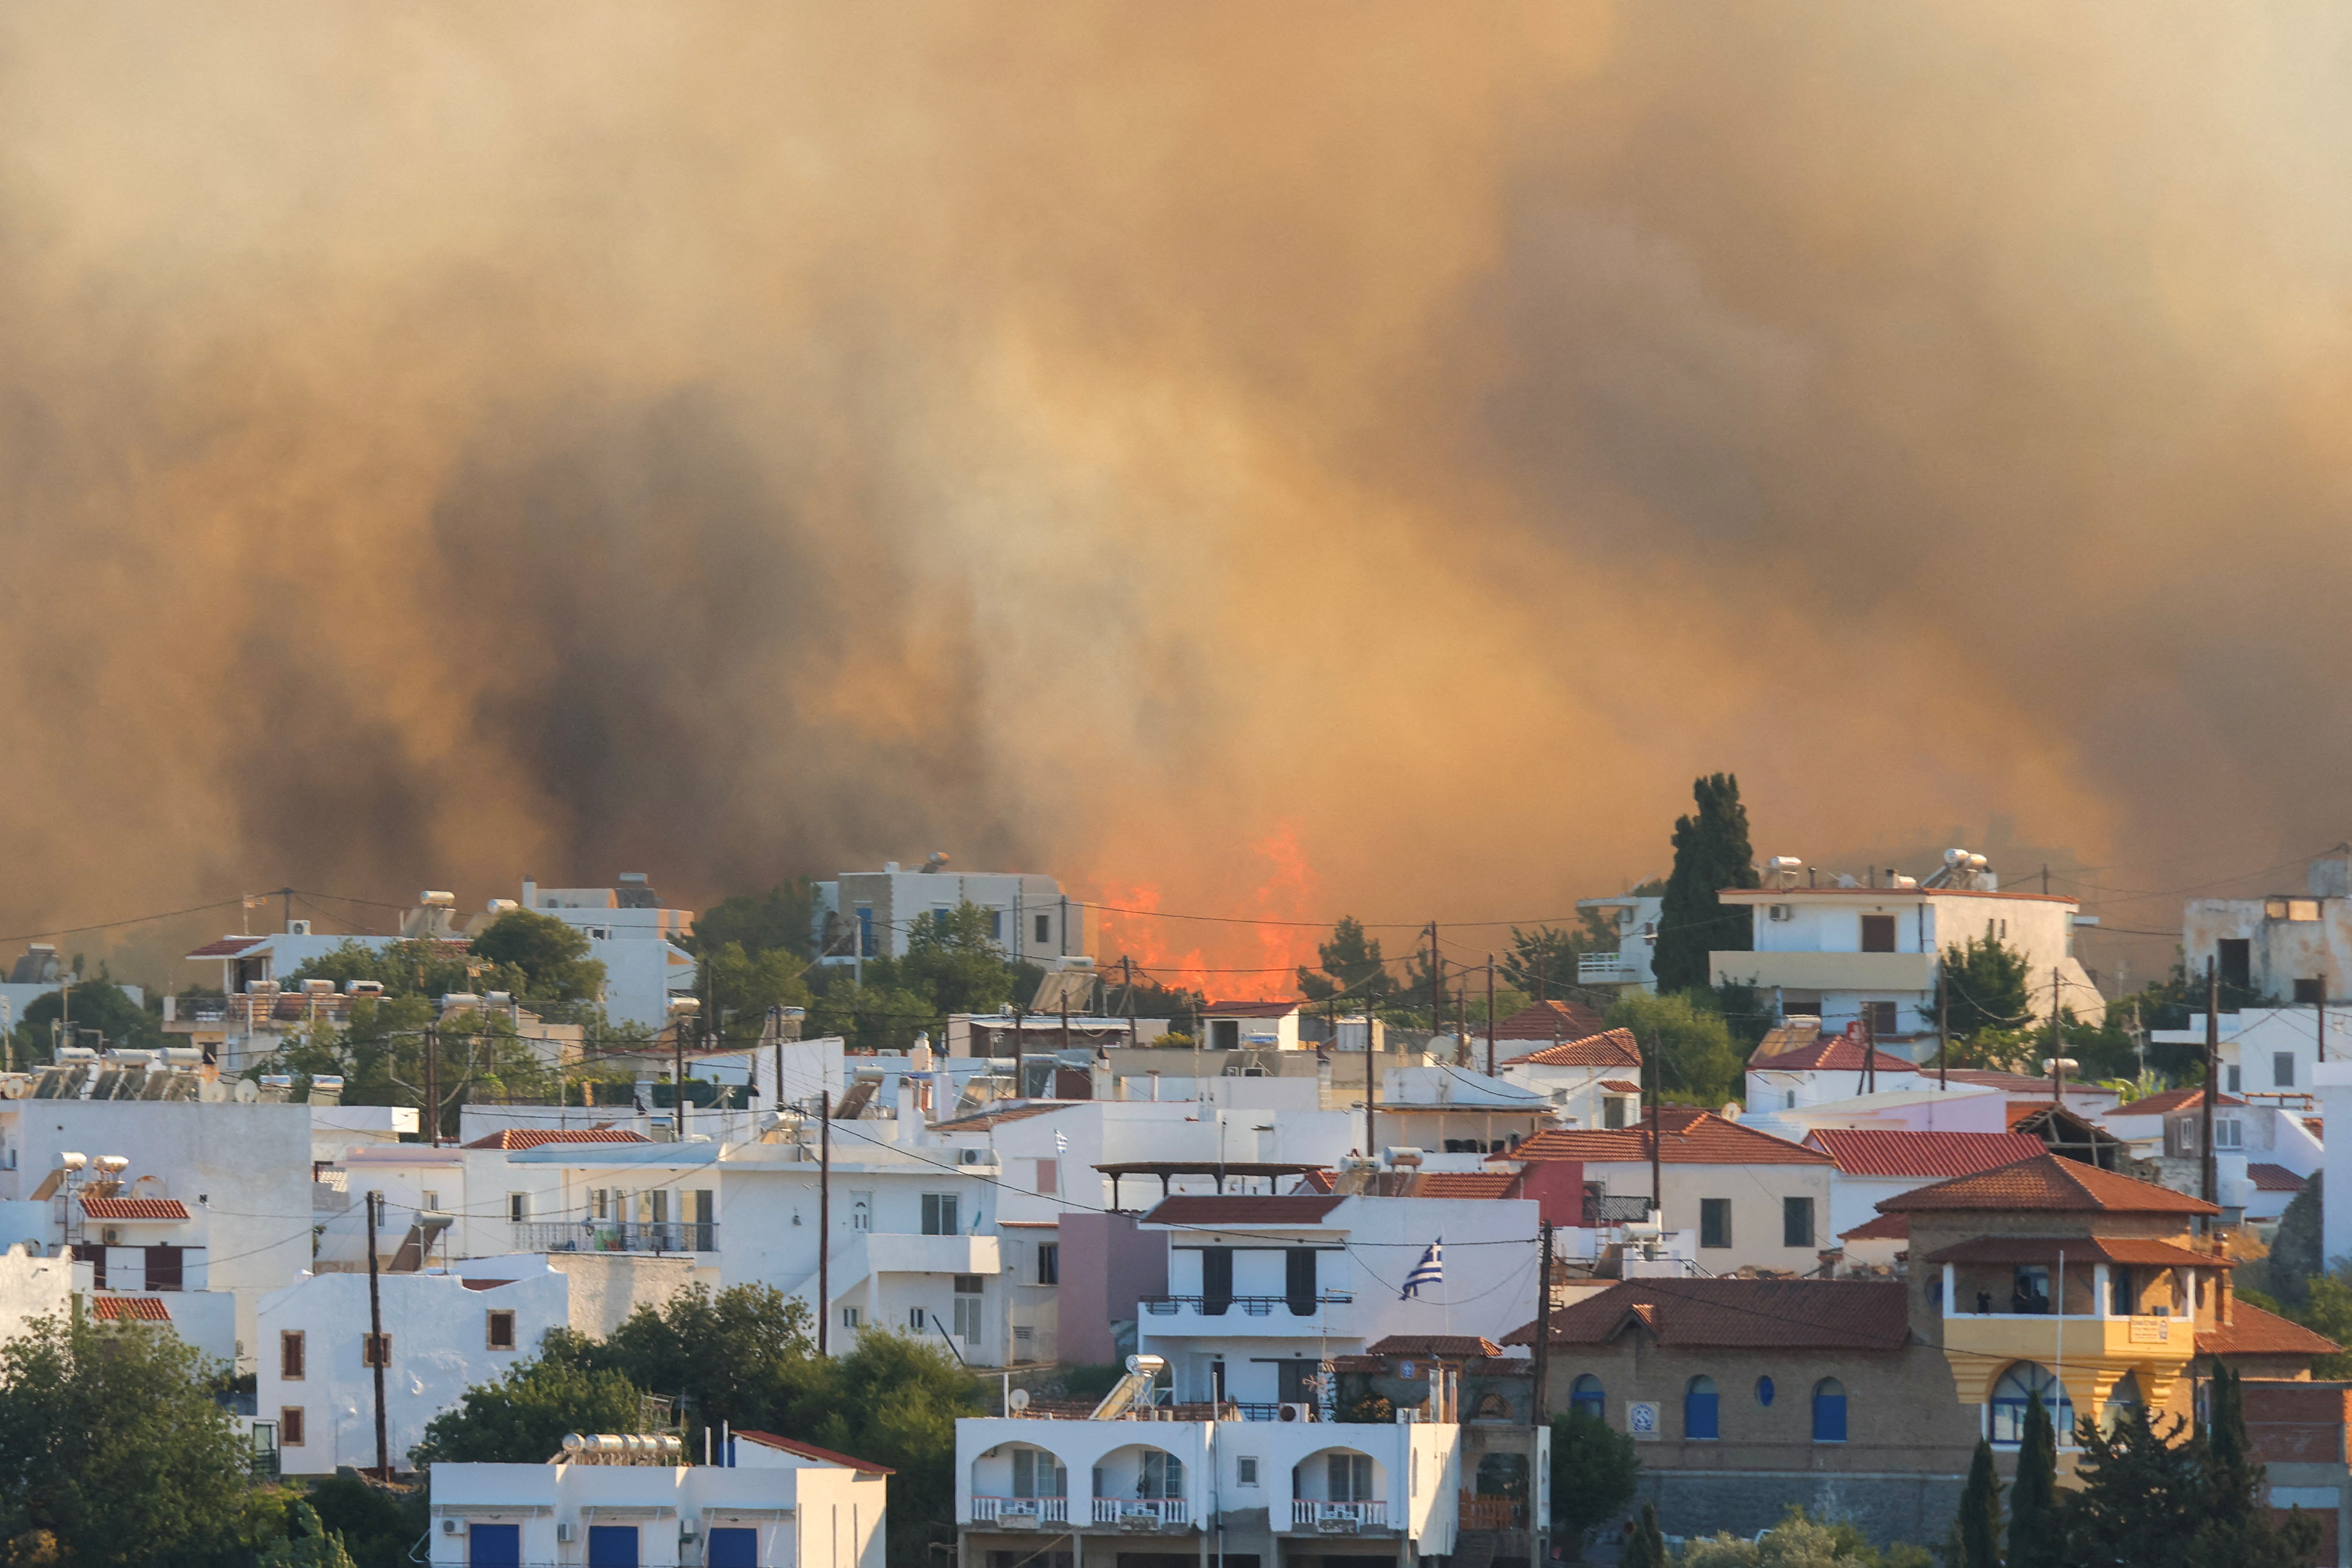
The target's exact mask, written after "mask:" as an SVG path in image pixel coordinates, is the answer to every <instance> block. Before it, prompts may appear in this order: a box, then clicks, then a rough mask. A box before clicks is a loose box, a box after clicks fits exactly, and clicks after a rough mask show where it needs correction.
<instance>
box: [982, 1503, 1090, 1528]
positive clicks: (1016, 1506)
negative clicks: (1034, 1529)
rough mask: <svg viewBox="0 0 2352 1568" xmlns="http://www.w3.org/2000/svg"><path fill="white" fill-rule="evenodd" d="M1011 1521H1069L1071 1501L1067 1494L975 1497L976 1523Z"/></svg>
mask: <svg viewBox="0 0 2352 1568" xmlns="http://www.w3.org/2000/svg"><path fill="white" fill-rule="evenodd" d="M971 1521H972V1522H973V1523H974V1524H999V1523H1003V1522H1005V1521H1013V1522H1016V1523H1032V1524H1067V1523H1069V1521H1070V1500H1069V1499H1068V1498H1066V1497H975V1498H973V1499H972V1500H971Z"/></svg>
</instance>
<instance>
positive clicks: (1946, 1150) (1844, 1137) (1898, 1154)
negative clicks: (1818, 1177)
mask: <svg viewBox="0 0 2352 1568" xmlns="http://www.w3.org/2000/svg"><path fill="white" fill-rule="evenodd" d="M1805 1142H1806V1143H1807V1144H1809V1145H1811V1147H1813V1148H1816V1149H1819V1150H1821V1151H1822V1152H1823V1153H1825V1154H1827V1155H1829V1157H1830V1158H1831V1159H1832V1160H1835V1161H1836V1162H1837V1168H1838V1169H1839V1170H1840V1171H1842V1172H1843V1173H1845V1174H1847V1175H1849V1176H1966V1175H1971V1174H1973V1173H1976V1172H1979V1171H1990V1170H1991V1169H1993V1168H1994V1167H1995V1166H1998V1165H2013V1164H2015V1163H2017V1162H2018V1161H2020V1160H2031V1159H2032V1158H2033V1157H2034V1156H2035V1155H2037V1154H2042V1153H2046V1152H2048V1151H2046V1150H2045V1149H2044V1148H2043V1147H2042V1140H2041V1139H2039V1138H2029V1137H2027V1136H2026V1135H2025V1134H2024V1133H2022V1132H1910V1131H1902V1130H1900V1129H1893V1128H1890V1129H1885V1130H1880V1129H1873V1128H1859V1127H1817V1128H1815V1129H1814V1130H1813V1131H1811V1133H1809V1134H1807V1135H1806V1138H1805Z"/></svg>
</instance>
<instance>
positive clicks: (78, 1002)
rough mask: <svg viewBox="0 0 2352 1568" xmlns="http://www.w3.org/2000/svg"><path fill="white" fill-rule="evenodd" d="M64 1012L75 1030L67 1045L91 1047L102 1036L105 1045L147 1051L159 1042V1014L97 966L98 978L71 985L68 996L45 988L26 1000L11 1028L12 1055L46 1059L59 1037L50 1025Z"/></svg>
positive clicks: (19, 1059) (22, 1058)
mask: <svg viewBox="0 0 2352 1568" xmlns="http://www.w3.org/2000/svg"><path fill="white" fill-rule="evenodd" d="M61 1015H63V1016H65V1018H66V1022H68V1024H70V1025H71V1026H72V1027H73V1031H74V1038H72V1039H70V1040H67V1041H66V1042H65V1043H66V1044H67V1045H69V1046H75V1045H81V1046H96V1045H98V1044H99V1041H98V1040H95V1039H92V1038H90V1036H91V1035H92V1034H96V1035H98V1036H100V1037H102V1038H103V1040H104V1042H105V1044H106V1045H107V1046H109V1047H118V1048H120V1047H129V1048H130V1049H132V1050H152V1049H153V1048H154V1047H157V1046H160V1045H162V1044H163V1023H162V1020H161V1019H160V1017H159V1016H157V1015H155V1014H152V1013H150V1012H148V1011H147V1010H146V1009H145V1008H144V1007H142V1006H141V1005H139V1004H138V1003H136V1002H133V1001H132V1000H131V997H130V995H129V994H128V993H126V992H125V991H124V990H123V989H122V987H121V986H120V985H117V984H114V982H113V979H112V977H111V976H110V975H107V974H106V973H104V972H103V971H102V970H101V972H100V976H99V978H97V979H95V980H92V981H89V982H88V983H87V984H80V985H77V986H75V987H74V988H73V991H72V994H71V996H70V998H66V997H61V996H60V995H59V994H58V993H57V992H55V991H44V992H42V993H41V994H39V995H38V996H36V997H34V998H33V999H32V1000H31V1001H30V1002H28V1003H26V1005H25V1016H24V1018H23V1020H22V1022H21V1023H20V1025H19V1026H18V1028H17V1030H16V1059H17V1060H18V1061H19V1062H25V1061H37V1060H46V1059H47V1058H48V1056H49V1047H50V1045H51V1043H52V1042H53V1041H54V1040H56V1039H57V1038H58V1035H57V1031H56V1029H55V1027H54V1026H55V1025H56V1024H57V1023H58V1018H59V1016H61Z"/></svg>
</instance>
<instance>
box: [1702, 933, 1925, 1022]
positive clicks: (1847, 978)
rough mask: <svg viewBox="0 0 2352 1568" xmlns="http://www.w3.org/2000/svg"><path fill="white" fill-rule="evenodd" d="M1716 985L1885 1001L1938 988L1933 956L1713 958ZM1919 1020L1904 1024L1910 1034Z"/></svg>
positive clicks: (1788, 954) (1740, 954)
mask: <svg viewBox="0 0 2352 1568" xmlns="http://www.w3.org/2000/svg"><path fill="white" fill-rule="evenodd" d="M1706 957H1707V963H1708V967H1709V973H1713V974H1714V975H1715V976H1716V977H1717V979H1720V980H1730V981H1734V982H1738V983H1739V984H1749V983H1751V982H1752V983H1753V984H1758V985H1760V986H1764V987H1766V988H1767V989H1769V988H1770V987H1772V986H1775V985H1778V986H1780V987H1782V988H1784V989H1786V990H1790V991H1874V992H1877V993H1879V994H1882V995H1885V994H1897V993H1901V992H1906V991H1917V992H1928V991H1933V990H1934V989H1935V988H1936V955H1935V954H1934V953H1932V952H1710V953H1708V954H1707V955H1706ZM1915 1021H1916V1020H1914V1019H1912V1018H1909V1017H1906V1018H1905V1019H1904V1020H1903V1024H1904V1026H1905V1028H1906V1030H1907V1029H1908V1028H1909V1027H1910V1026H1912V1025H1913V1023H1914V1022H1915Z"/></svg>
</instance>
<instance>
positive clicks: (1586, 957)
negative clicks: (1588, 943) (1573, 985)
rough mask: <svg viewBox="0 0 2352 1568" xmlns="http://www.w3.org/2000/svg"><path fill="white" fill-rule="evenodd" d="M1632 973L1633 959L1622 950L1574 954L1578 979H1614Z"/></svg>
mask: <svg viewBox="0 0 2352 1568" xmlns="http://www.w3.org/2000/svg"><path fill="white" fill-rule="evenodd" d="M1632 973H1634V969H1633V960H1632V959H1629V958H1627V957H1626V956H1625V955H1624V954H1623V953H1622V952H1580V953H1578V954H1577V955H1576V977H1577V978H1578V979H1579V980H1614V979H1616V978H1618V977H1619V976H1621V975H1627V974H1632Z"/></svg>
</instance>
